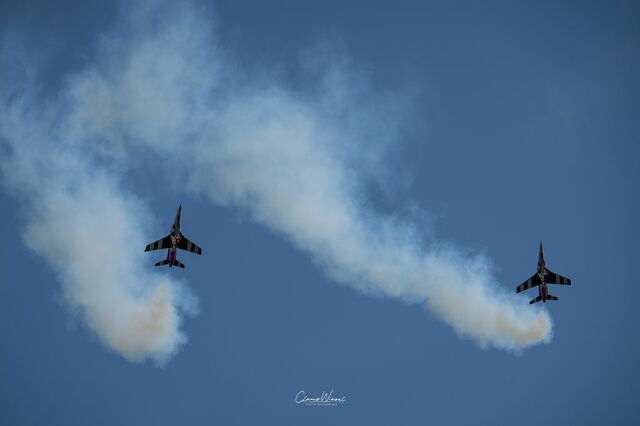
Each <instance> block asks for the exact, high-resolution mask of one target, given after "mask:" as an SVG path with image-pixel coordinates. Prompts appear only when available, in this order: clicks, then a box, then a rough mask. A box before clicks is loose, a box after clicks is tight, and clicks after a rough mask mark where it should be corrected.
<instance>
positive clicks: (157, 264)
mask: <svg viewBox="0 0 640 426" xmlns="http://www.w3.org/2000/svg"><path fill="white" fill-rule="evenodd" d="M168 264H169V259H165V260H161V261H160V262H158V263H156V266H162V265H168Z"/></svg>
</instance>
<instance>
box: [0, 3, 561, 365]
mask: <svg viewBox="0 0 640 426" xmlns="http://www.w3.org/2000/svg"><path fill="white" fill-rule="evenodd" d="M165 6H167V5H157V4H154V3H149V4H141V5H137V6H135V7H133V8H132V9H131V10H130V11H129V12H128V13H126V14H124V15H123V16H122V17H121V19H120V20H119V22H118V23H116V24H115V28H114V29H113V30H112V31H111V32H110V33H108V34H106V35H103V36H102V38H101V42H100V45H99V47H98V48H97V51H96V54H95V57H94V58H93V59H92V61H90V63H89V64H87V65H85V66H84V67H83V68H82V69H79V70H76V71H74V72H73V73H71V74H70V75H68V76H67V77H66V79H65V84H64V87H63V89H62V90H61V91H60V93H58V94H57V95H56V96H48V97H47V98H46V99H43V96H42V95H40V94H39V93H38V92H37V91H34V90H29V89H28V87H31V86H33V84H32V83H33V81H28V82H25V81H24V79H22V80H21V79H20V78H16V77H15V76H13V75H9V74H10V73H7V76H5V77H6V78H5V81H11V84H2V87H1V89H2V92H1V95H0V101H1V102H2V104H1V105H2V106H1V107H2V110H3V111H6V112H7V113H6V114H3V115H2V117H1V118H0V138H1V140H2V144H3V145H4V148H3V150H2V151H0V153H1V155H2V157H3V158H2V160H3V161H2V163H1V165H0V170H1V171H2V177H3V182H4V183H5V186H6V187H7V188H9V189H10V190H12V191H14V193H15V194H17V195H18V196H19V197H21V199H22V200H23V204H24V205H25V210H26V211H28V212H29V215H28V218H29V224H28V226H27V229H26V231H25V233H24V235H25V241H26V243H27V245H28V246H29V247H31V248H32V249H33V250H34V251H35V252H37V253H38V254H40V255H42V256H43V257H44V258H45V259H46V260H47V262H48V263H49V264H50V265H51V267H52V268H53V269H54V270H55V271H56V273H57V276H58V279H59V281H60V282H61V283H62V284H63V293H64V295H65V299H66V300H67V301H68V304H69V306H70V307H71V308H72V309H73V310H75V311H78V313H79V315H81V317H82V318H83V319H84V320H85V321H86V324H87V325H88V326H89V328H90V329H91V330H93V331H95V333H96V334H97V335H98V336H99V338H100V339H101V341H102V342H104V344H105V345H107V346H108V347H109V348H112V349H114V350H116V351H117V352H118V353H120V354H122V355H123V356H124V357H126V358H127V359H130V360H141V359H144V358H147V357H151V358H153V359H156V360H159V361H160V362H162V361H163V360H166V359H167V358H168V357H169V356H171V355H172V354H173V353H175V351H176V350H177V349H178V348H179V346H180V345H181V344H183V343H184V342H185V341H186V338H185V336H184V335H183V333H182V332H181V331H180V324H181V321H182V319H181V318H182V315H183V314H184V313H189V312H193V309H194V303H195V298H194V297H193V296H192V295H190V293H189V292H188V291H187V289H186V287H185V286H184V285H182V284H181V283H178V282H176V281H175V280H173V279H170V278H169V277H168V276H167V275H164V274H162V273H158V272H156V271H153V270H150V269H149V268H148V267H147V264H146V262H144V261H143V260H141V257H140V255H141V253H140V247H143V246H144V244H145V243H146V242H148V241H151V240H152V239H153V237H152V236H151V235H150V234H148V233H146V232H145V226H144V219H143V218H145V217H146V216H147V215H148V214H149V213H148V211H147V210H146V208H145V206H144V202H143V201H141V200H140V199H138V198H137V197H136V195H135V194H133V193H132V192H131V191H130V190H128V189H127V188H125V187H124V185H123V184H122V182H123V181H124V180H125V179H126V178H127V177H130V175H131V170H133V169H136V170H137V171H138V172H140V173H145V172H149V173H152V172H153V170H152V169H151V168H150V167H151V166H149V165H150V164H153V168H154V169H163V170H167V169H168V168H171V170H175V171H176V173H178V174H179V175H180V176H178V179H177V180H179V181H182V180H184V182H186V185H187V190H188V191H189V192H190V193H191V194H192V195H194V196H200V197H205V198H207V199H209V200H210V201H211V202H212V203H215V204H218V205H226V206H234V207H240V208H242V209H244V210H245V211H247V212H249V214H250V215H251V217H252V218H253V219H254V220H255V221H256V222H258V223H260V224H262V225H264V226H266V227H268V228H269V229H271V230H272V231H274V232H275V233H276V234H278V235H280V236H282V237H283V238H286V239H288V240H289V241H291V243H292V244H294V245H295V246H296V247H297V248H299V249H300V250H303V251H305V252H307V253H308V254H309V255H310V256H311V257H312V258H313V259H314V261H315V262H316V263H317V264H318V265H319V267H320V268H322V269H323V270H324V271H326V273H327V274H328V275H329V276H330V277H331V278H332V279H333V280H335V281H337V282H340V283H343V284H346V285H349V286H351V287H353V288H355V289H357V290H358V291H362V292H365V293H368V294H373V295H377V296H382V297H389V298H392V299H398V300H401V301H404V302H407V303H412V304H421V305H424V306H425V307H427V308H428V309H429V310H430V311H431V312H432V314H433V315H434V316H435V317H436V318H438V319H440V320H441V321H443V322H444V323H446V324H448V325H449V326H451V327H452V328H453V329H454V330H455V332H456V333H457V334H459V335H460V336H462V337H464V338H466V339H470V340H472V341H474V342H475V343H477V344H478V345H479V346H481V347H495V348H501V349H507V350H516V351H517V350H521V349H522V348H526V347H528V346H531V345H534V344H537V343H541V342H548V341H549V339H550V337H551V329H552V324H551V319H550V317H549V315H548V313H547V312H546V311H545V310H543V309H539V308H531V307H530V306H529V305H527V304H524V305H523V303H522V300H521V299H520V298H517V297H515V296H514V295H511V294H508V293H507V292H506V291H505V290H504V288H503V287H501V286H499V285H498V283H497V282H496V280H495V279H494V277H493V276H492V273H491V270H490V265H489V262H488V261H487V260H486V259H484V258H483V257H481V256H479V255H470V254H468V253H467V252H465V251H464V250H460V249H458V248H456V247H455V246H454V245H452V244H447V243H445V242H441V241H434V240H433V239H428V238H425V237H424V236H423V235H421V233H420V232H419V230H417V229H416V228H415V227H414V226H413V225H412V224H411V223H409V222H408V221H406V220H404V221H403V220H401V219H398V218H397V217H394V216H389V215H385V214H382V213H379V212H377V211H376V209H375V208H374V207H373V206H372V205H371V203H369V202H368V201H367V198H366V189H365V186H366V184H367V180H368V179H370V178H371V177H372V175H375V174H376V173H377V172H376V170H378V169H380V168H382V167H384V163H383V161H382V160H383V159H384V155H385V152H387V148H388V146H389V145H390V144H397V143H399V139H400V136H399V134H400V132H399V126H400V125H401V124H402V123H403V120H406V118H405V116H404V113H405V112H406V109H405V107H404V105H405V103H404V102H403V99H402V95H400V94H396V95H394V94H386V95H385V94H379V93H376V92H375V91H374V90H372V89H371V88H370V87H368V85H367V84H366V80H363V78H362V76H361V75H359V74H358V72H357V71H356V70H354V67H351V66H349V64H348V61H347V60H345V56H344V55H341V54H340V53H336V52H335V51H334V50H332V48H331V47H330V46H329V47H327V46H324V47H322V48H317V49H315V50H314V52H313V53H314V54H313V55H307V57H306V61H305V63H304V64H303V65H304V66H303V68H305V69H306V71H301V74H303V75H304V76H305V78H307V80H308V83H309V84H308V85H307V89H305V90H303V91H301V90H300V89H299V88H297V89H294V88H293V87H294V85H292V84H289V83H288V82H287V80H286V79H285V78H283V77H282V76H279V74H278V73H274V72H269V71H264V70H263V71H255V70H243V69H242V67H241V66H239V65H238V64H237V63H235V62H234V60H233V57H231V55H230V54H229V52H227V51H225V50H223V49H221V48H220V47H219V46H218V44H217V42H216V39H215V32H214V31H213V29H212V28H211V26H210V22H211V20H210V19H207V16H208V14H207V13H203V11H202V10H201V9H200V8H199V7H198V6H197V5H189V6H181V8H180V10H177V9H176V7H174V8H173V9H172V8H171V7H165ZM5 51H6V48H5ZM27 65H30V63H29V62H28V61H27ZM27 65H26V66H27ZM36 68H37V67H36ZM305 73H306V74H305ZM35 75H36V77H35V78H36V79H37V78H38V77H37V72H36V73H35ZM9 77H10V78H9ZM36 83H37V81H36ZM16 88H18V89H16ZM20 88H21V89H20ZM9 164H10V165H11V166H10V167H9V166H8V165H9ZM158 177H159V178H160V176H158ZM174 177H175V176H174ZM124 239H126V240H127V241H128V243H127V244H126V245H125V246H123V245H122V244H121V242H122V241H123V240H124ZM283 303H285V302H283Z"/></svg>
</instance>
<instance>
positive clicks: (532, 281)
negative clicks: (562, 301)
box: [516, 272, 542, 293]
mask: <svg viewBox="0 0 640 426" xmlns="http://www.w3.org/2000/svg"><path fill="white" fill-rule="evenodd" d="M540 284H542V282H541V281H540V277H539V276H538V273H537V272H536V273H535V274H533V275H532V276H531V278H529V279H528V280H526V281H525V282H523V283H522V284H520V285H519V286H518V288H516V293H520V292H521V291H525V290H529V289H530V288H531V287H535V286H537V285H540Z"/></svg>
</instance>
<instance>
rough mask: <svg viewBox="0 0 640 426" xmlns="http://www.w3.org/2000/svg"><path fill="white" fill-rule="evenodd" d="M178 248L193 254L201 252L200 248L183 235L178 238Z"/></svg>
mask: <svg viewBox="0 0 640 426" xmlns="http://www.w3.org/2000/svg"><path fill="white" fill-rule="evenodd" d="M178 248H179V249H182V250H186V251H190V252H192V253H195V254H202V249H201V248H200V247H198V246H197V245H196V244H194V243H192V242H191V241H189V240H188V239H187V237H185V236H184V235H183V236H182V238H180V242H179V243H178Z"/></svg>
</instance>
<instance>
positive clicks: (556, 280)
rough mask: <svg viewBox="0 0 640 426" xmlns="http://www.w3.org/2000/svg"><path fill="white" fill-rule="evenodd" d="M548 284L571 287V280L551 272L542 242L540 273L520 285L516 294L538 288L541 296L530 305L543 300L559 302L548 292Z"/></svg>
mask: <svg viewBox="0 0 640 426" xmlns="http://www.w3.org/2000/svg"><path fill="white" fill-rule="evenodd" d="M547 284H561V285H571V280H570V279H569V278H566V277H563V276H562V275H558V274H556V273H554V272H551V271H550V270H549V269H548V268H547V265H546V264H545V262H544V249H543V248H542V241H541V242H540V252H539V254H538V271H537V272H536V273H535V274H533V276H532V277H531V278H529V279H528V280H526V281H525V282H523V283H522V284H520V285H519V286H518V288H517V289H516V293H520V292H521V291H524V290H528V289H530V288H531V287H535V286H538V291H539V295H538V297H536V298H535V299H533V300H532V301H530V302H529V304H530V305H531V304H533V303H536V302H539V301H541V300H542V302H543V303H546V302H547V300H558V298H557V297H556V296H553V295H551V294H549V293H548V292H547Z"/></svg>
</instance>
